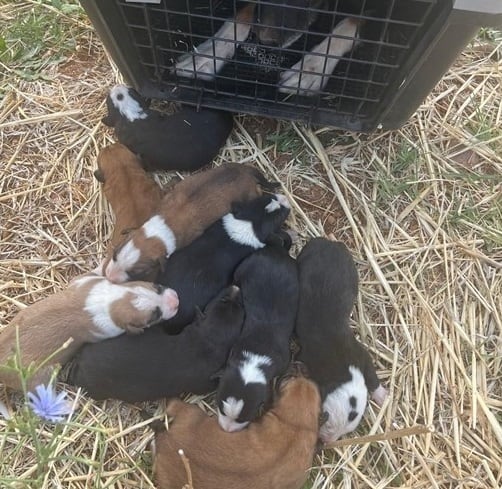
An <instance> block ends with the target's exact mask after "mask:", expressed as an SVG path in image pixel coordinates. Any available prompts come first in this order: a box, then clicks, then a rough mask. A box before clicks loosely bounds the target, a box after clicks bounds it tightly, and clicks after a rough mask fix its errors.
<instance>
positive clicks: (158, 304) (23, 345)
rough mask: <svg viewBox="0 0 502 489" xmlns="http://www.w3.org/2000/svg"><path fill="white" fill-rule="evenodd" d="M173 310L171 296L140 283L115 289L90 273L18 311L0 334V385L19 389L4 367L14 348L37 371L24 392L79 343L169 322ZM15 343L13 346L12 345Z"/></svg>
mask: <svg viewBox="0 0 502 489" xmlns="http://www.w3.org/2000/svg"><path fill="white" fill-rule="evenodd" d="M177 310H178V296H177V294H176V293H175V292H174V291H173V290H171V289H167V288H162V287H158V286H155V285H153V284H150V283H146V282H129V283H127V284H124V285H115V284H112V283H110V282H109V281H108V280H106V279H105V278H104V277H103V276H101V275H98V274H96V273H90V274H87V275H83V276H81V277H79V278H78V279H76V280H74V281H73V282H72V283H71V284H70V286H69V287H68V288H67V289H66V290H63V291H62V292H59V293H57V294H54V295H52V296H50V297H48V298H46V299H43V300H41V301H39V302H36V303H35V304H32V305H31V306H29V307H27V308H26V309H23V310H22V311H20V312H19V313H18V314H17V315H16V316H15V317H14V319H13V320H12V322H11V323H10V324H9V325H8V326H7V327H6V328H5V329H4V330H3V331H1V332H0V382H1V383H3V384H4V385H6V386H8V387H11V388H13V389H21V381H20V378H19V375H18V373H17V372H16V371H13V370H12V369H11V368H9V367H6V366H5V365H6V363H7V361H8V359H9V357H12V356H13V355H14V354H15V352H16V349H17V345H18V344H19V352H20V353H19V354H20V359H21V365H22V366H23V367H27V366H28V365H30V364H31V363H32V362H33V364H34V365H35V366H40V365H41V364H42V363H44V362H45V361H46V359H47V358H48V357H50V356H51V355H53V354H54V353H55V352H56V351H57V350H58V349H60V348H61V347H62V346H63V344H65V342H67V341H68V340H70V338H71V339H73V341H71V343H70V344H69V345H68V346H67V347H66V348H64V349H62V350H61V351H58V353H56V354H55V355H54V356H52V358H51V359H50V360H49V361H47V363H44V365H43V366H42V367H41V368H39V369H38V370H37V371H36V372H35V374H34V375H33V376H32V377H31V378H30V379H29V382H28V389H32V388H33V387H34V386H36V385H37V384H41V383H47V381H48V380H49V378H50V376H51V373H52V369H53V367H54V365H55V364H64V363H66V362H67V361H68V360H70V358H71V357H72V356H73V355H74V354H75V353H76V351H77V350H78V349H79V348H80V347H81V346H82V345H83V344H84V343H89V342H91V343H92V342H96V341H101V340H104V339H106V338H111V337H114V336H117V335H119V334H121V333H124V332H126V331H127V332H129V333H141V332H142V330H143V328H146V327H148V326H150V325H151V324H154V323H156V322H158V321H161V320H164V319H169V318H170V317H172V316H174V315H175V314H176V312H177ZM18 338H19V343H18Z"/></svg>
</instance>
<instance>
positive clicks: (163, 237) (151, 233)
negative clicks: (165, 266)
mask: <svg viewBox="0 0 502 489" xmlns="http://www.w3.org/2000/svg"><path fill="white" fill-rule="evenodd" d="M142 228H143V232H144V233H145V237H146V238H157V239H159V240H160V241H162V243H163V244H164V247H165V248H166V250H167V254H168V255H172V254H173V253H174V251H175V250H176V236H174V233H173V232H172V230H171V228H170V227H169V226H168V225H167V224H166V221H164V218H163V217H161V216H159V215H158V214H157V215H155V216H152V217H151V218H150V219H148V221H146V222H145V223H144V224H143V226H142Z"/></svg>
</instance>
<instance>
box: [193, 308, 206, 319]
mask: <svg viewBox="0 0 502 489" xmlns="http://www.w3.org/2000/svg"><path fill="white" fill-rule="evenodd" d="M195 318H196V319H197V321H202V320H203V319H205V318H206V315H205V314H204V313H203V312H202V310H201V308H200V307H199V306H195Z"/></svg>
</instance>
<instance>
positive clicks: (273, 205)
mask: <svg viewBox="0 0 502 489" xmlns="http://www.w3.org/2000/svg"><path fill="white" fill-rule="evenodd" d="M280 208H281V204H279V201H278V200H276V199H272V200H271V201H270V203H269V204H267V205H266V206H265V211H266V212H267V214H270V213H271V212H274V211H276V210H277V209H280Z"/></svg>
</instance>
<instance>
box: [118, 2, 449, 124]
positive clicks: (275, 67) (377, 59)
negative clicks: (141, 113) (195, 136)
mask: <svg viewBox="0 0 502 489" xmlns="http://www.w3.org/2000/svg"><path fill="white" fill-rule="evenodd" d="M117 4H118V6H119V9H120V11H121V14H122V16H123V21H124V23H125V26H126V28H127V29H128V31H129V33H130V35H131V37H132V39H133V44H134V46H135V47H136V49H137V53H138V55H139V62H140V63H141V65H143V67H144V68H145V70H146V72H147V73H148V77H149V79H150V82H151V83H152V84H154V85H155V86H157V87H158V88H159V89H160V92H159V93H160V95H161V96H164V97H165V98H170V99H178V100H182V101H185V102H189V103H193V104H199V103H201V102H204V100H203V99H204V97H206V98H210V99H211V102H212V103H210V104H209V105H213V106H215V105H220V104H218V103H216V104H215V103H214V102H215V101H216V100H219V101H220V102H222V101H224V103H225V106H226V108H228V109H230V110H232V109H233V110H236V111H244V112H251V113H261V114H264V115H273V116H275V117H284V118H292V119H303V120H307V121H310V122H325V123H330V124H332V125H337V126H339V127H347V128H358V129H363V130H364V129H370V128H373V127H374V126H375V125H376V123H375V121H376V120H377V118H378V115H379V113H381V112H382V110H384V108H385V104H386V99H387V98H388V97H391V96H392V95H393V93H394V92H395V91H396V90H397V89H398V88H399V84H400V83H401V81H402V80H403V78H404V74H403V67H404V64H405V63H406V61H407V59H408V57H409V55H410V53H411V52H412V51H413V50H414V48H415V46H416V45H417V43H419V42H420V41H421V40H422V38H423V36H424V32H425V31H426V30H427V28H429V27H430V25H431V23H432V22H433V21H434V20H437V18H438V17H439V16H440V15H441V12H444V11H445V10H446V9H451V2H448V1H446V2H445V1H444V0H273V1H265V0H259V1H258V0H249V1H248V2H241V1H236V0H212V1H211V0H210V1H208V0H205V1H204V0H162V1H161V2H160V3H159V4H141V3H135V2H129V1H124V0H117ZM314 53H316V54H314ZM319 114H322V116H319Z"/></svg>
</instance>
